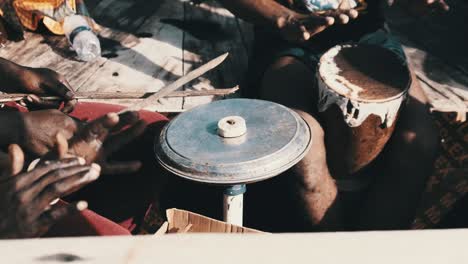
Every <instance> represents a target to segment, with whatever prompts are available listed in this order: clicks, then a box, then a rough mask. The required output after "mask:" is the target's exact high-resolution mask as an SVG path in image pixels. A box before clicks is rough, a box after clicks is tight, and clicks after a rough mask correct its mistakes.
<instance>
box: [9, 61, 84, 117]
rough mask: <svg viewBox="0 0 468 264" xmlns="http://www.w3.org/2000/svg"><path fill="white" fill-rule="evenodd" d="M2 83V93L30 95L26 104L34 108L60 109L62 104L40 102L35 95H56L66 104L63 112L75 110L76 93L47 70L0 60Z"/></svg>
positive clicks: (62, 80) (56, 74)
mask: <svg viewBox="0 0 468 264" xmlns="http://www.w3.org/2000/svg"><path fill="white" fill-rule="evenodd" d="M0 82H1V84H2V85H1V88H0V90H1V91H2V92H6V93H30V94H32V96H28V97H27V98H26V99H25V104H26V105H28V106H30V107H32V108H36V109H37V108H40V109H44V108H58V107H59V106H60V104H61V102H51V101H43V100H40V98H39V97H38V96H34V95H56V96H60V97H62V98H63V101H64V102H65V105H64V107H63V108H62V111H63V112H65V113H69V112H71V111H72V110H73V107H74V105H75V104H76V100H74V97H75V93H74V91H73V89H72V88H71V86H70V84H69V83H68V82H67V80H66V79H65V78H64V77H63V76H62V75H60V74H58V73H57V72H55V71H53V70H50V69H47V68H29V67H23V66H21V65H18V64H15V63H13V62H11V61H7V60H5V59H1V58H0Z"/></svg>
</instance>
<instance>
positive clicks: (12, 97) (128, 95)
mask: <svg viewBox="0 0 468 264" xmlns="http://www.w3.org/2000/svg"><path fill="white" fill-rule="evenodd" d="M237 90H239V86H235V87H233V88H227V89H212V90H188V91H175V92H171V93H170V94H168V95H167V96H166V97H195V96H212V95H214V96H223V95H229V94H233V93H235V92H236V91H237ZM155 93H156V92H141V93H138V92H125V93H122V92H112V93H111V92H105V93H92V92H83V93H77V94H76V95H75V99H78V100H80V99H83V100H105V99H145V98H148V97H149V96H151V95H153V94H155ZM28 95H29V94H25V93H14V94H0V103H8V102H18V101H21V100H23V99H24V98H25V97H27V96H28ZM39 98H40V99H41V100H44V101H61V100H63V98H62V97H59V96H39Z"/></svg>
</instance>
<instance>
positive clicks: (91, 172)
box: [0, 145, 100, 238]
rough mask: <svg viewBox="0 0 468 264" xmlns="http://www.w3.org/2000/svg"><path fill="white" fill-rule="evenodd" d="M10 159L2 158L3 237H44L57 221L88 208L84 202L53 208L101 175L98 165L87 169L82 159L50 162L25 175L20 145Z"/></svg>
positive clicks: (0, 227) (0, 223) (0, 205)
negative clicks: (56, 201)
mask: <svg viewBox="0 0 468 264" xmlns="http://www.w3.org/2000/svg"><path fill="white" fill-rule="evenodd" d="M8 152H9V153H8V155H6V154H2V155H0V166H1V172H2V173H1V175H0V237H1V238H31V237H38V236H41V235H43V234H44V233H45V232H47V230H48V229H49V228H50V227H51V226H52V225H53V224H54V223H56V222H57V221H59V220H60V219H62V218H63V217H65V216H69V215H72V214H74V213H76V212H78V211H82V210H84V209H86V208H87V203H86V202H84V201H80V202H77V203H73V204H67V205H63V204H51V203H52V202H53V201H54V200H56V199H57V198H59V197H62V196H65V195H67V194H69V193H71V192H73V191H76V190H78V189H80V188H81V187H83V186H85V185H87V184H89V183H90V182H93V181H95V180H96V179H97V178H98V177H99V174H100V167H99V166H98V165H97V164H92V165H84V164H85V161H84V160H83V159H79V158H69V159H64V160H56V161H48V162H45V163H43V164H41V165H39V166H37V167H36V168H34V169H32V170H30V171H28V172H21V171H22V169H23V165H24V154H23V152H22V150H21V148H20V147H19V146H18V145H10V147H9V150H8Z"/></svg>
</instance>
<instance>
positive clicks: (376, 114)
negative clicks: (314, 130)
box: [317, 44, 411, 174]
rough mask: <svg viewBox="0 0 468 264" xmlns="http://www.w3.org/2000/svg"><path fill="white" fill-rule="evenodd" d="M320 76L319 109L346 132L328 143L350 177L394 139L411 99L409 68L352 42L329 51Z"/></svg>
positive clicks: (383, 52)
mask: <svg viewBox="0 0 468 264" xmlns="http://www.w3.org/2000/svg"><path fill="white" fill-rule="evenodd" d="M317 75H318V76H317V79H318V90H319V102H318V108H319V109H318V110H319V111H320V112H323V113H322V115H324V116H325V123H327V115H328V120H331V119H332V118H334V119H335V121H333V122H334V125H336V124H337V122H338V127H340V128H342V129H341V130H344V131H341V132H339V133H341V135H340V139H336V142H332V143H330V144H327V146H326V147H327V152H328V151H331V152H335V154H336V155H340V154H341V155H342V157H343V159H344V161H340V165H341V166H343V165H344V170H345V171H346V173H348V174H352V173H355V172H357V171H359V170H360V169H362V168H363V167H365V166H366V165H368V164H369V163H370V162H371V161H372V160H374V159H375V157H376V156H377V155H378V154H379V153H380V152H381V151H382V149H383V147H384V146H385V144H386V143H387V141H388V140H389V138H390V136H391V135H392V133H393V130H394V129H395V124H396V121H397V119H398V115H399V112H400V110H401V107H402V103H403V102H405V99H406V98H407V96H408V90H409V87H410V84H411V75H410V72H409V69H408V67H407V64H406V62H404V61H403V60H402V59H401V58H400V57H399V56H398V55H397V54H396V53H394V52H392V51H390V50H388V49H385V48H382V47H380V46H376V45H364V44H353V45H341V46H336V47H334V48H332V49H330V50H329V51H327V52H326V53H325V54H324V55H323V56H322V57H321V58H320V63H319V67H318V71H317ZM331 112H334V113H333V114H332V113H331ZM337 112H339V114H337ZM337 116H339V117H341V116H342V117H344V118H337ZM336 119H340V120H336ZM329 123H330V122H329ZM339 123H341V124H339ZM328 129H329V130H332V129H337V130H339V129H338V128H336V127H335V128H333V127H330V128H328ZM325 131H326V133H328V132H329V131H327V129H325ZM330 133H331V134H333V133H336V134H337V133H338V132H336V131H331V132H330ZM331 141H333V139H331ZM337 142H340V143H338V144H333V143H337ZM341 143H342V144H341ZM331 145H334V146H331ZM343 163H344V164H343Z"/></svg>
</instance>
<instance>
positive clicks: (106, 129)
mask: <svg viewBox="0 0 468 264" xmlns="http://www.w3.org/2000/svg"><path fill="white" fill-rule="evenodd" d="M124 127H125V128H126V129H124V130H122V128H124ZM145 128H146V124H145V122H144V121H142V120H140V119H139V116H138V113H137V112H125V113H123V114H120V115H117V114H116V113H109V114H107V115H105V116H103V117H101V118H98V119H96V120H94V121H92V122H90V123H88V124H86V125H85V126H84V127H82V128H81V129H79V131H78V132H77V133H76V135H75V136H74V137H73V138H72V139H71V140H70V141H69V147H64V148H61V149H59V156H60V157H63V156H66V153H68V154H71V155H74V156H79V157H83V158H84V159H85V160H86V162H87V164H90V163H92V162H96V163H99V165H101V167H102V170H103V174H113V173H130V172H135V171H137V170H139V169H140V167H141V162H139V161H126V162H113V163H110V162H108V161H107V159H108V157H109V156H110V155H111V154H112V153H114V152H115V151H117V150H118V149H120V148H121V147H122V146H124V145H126V144H127V143H129V142H130V141H132V140H133V139H135V138H136V137H138V136H140V135H141V134H142V133H143V132H144V130H145ZM58 140H59V141H62V142H63V141H65V140H64V139H62V140H60V137H59V139H58ZM61 145H63V144H62V143H61Z"/></svg>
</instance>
